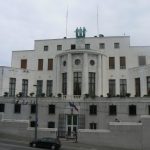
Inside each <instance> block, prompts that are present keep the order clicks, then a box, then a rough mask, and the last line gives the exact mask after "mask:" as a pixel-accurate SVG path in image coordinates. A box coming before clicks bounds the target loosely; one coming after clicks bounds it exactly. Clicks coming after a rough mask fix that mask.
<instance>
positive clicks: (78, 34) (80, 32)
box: [75, 27, 86, 38]
mask: <svg viewBox="0 0 150 150" xmlns="http://www.w3.org/2000/svg"><path fill="white" fill-rule="evenodd" d="M75 33H76V38H85V35H86V28H85V27H83V28H81V27H80V28H78V27H77V28H76V30H75Z"/></svg>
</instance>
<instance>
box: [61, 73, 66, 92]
mask: <svg viewBox="0 0 150 150" xmlns="http://www.w3.org/2000/svg"><path fill="white" fill-rule="evenodd" d="M62 93H63V95H67V73H62Z"/></svg>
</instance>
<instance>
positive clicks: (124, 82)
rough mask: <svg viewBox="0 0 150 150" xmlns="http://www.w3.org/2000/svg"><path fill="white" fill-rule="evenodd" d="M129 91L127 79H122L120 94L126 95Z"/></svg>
mask: <svg viewBox="0 0 150 150" xmlns="http://www.w3.org/2000/svg"><path fill="white" fill-rule="evenodd" d="M126 93H127V80H126V79H120V96H126Z"/></svg>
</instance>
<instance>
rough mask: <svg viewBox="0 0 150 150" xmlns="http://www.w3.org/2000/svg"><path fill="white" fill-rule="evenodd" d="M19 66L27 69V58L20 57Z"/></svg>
mask: <svg viewBox="0 0 150 150" xmlns="http://www.w3.org/2000/svg"><path fill="white" fill-rule="evenodd" d="M21 68H22V69H27V59H21Z"/></svg>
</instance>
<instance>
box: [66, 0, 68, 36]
mask: <svg viewBox="0 0 150 150" xmlns="http://www.w3.org/2000/svg"><path fill="white" fill-rule="evenodd" d="M67 36H68V1H67V11H66V37H67Z"/></svg>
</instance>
